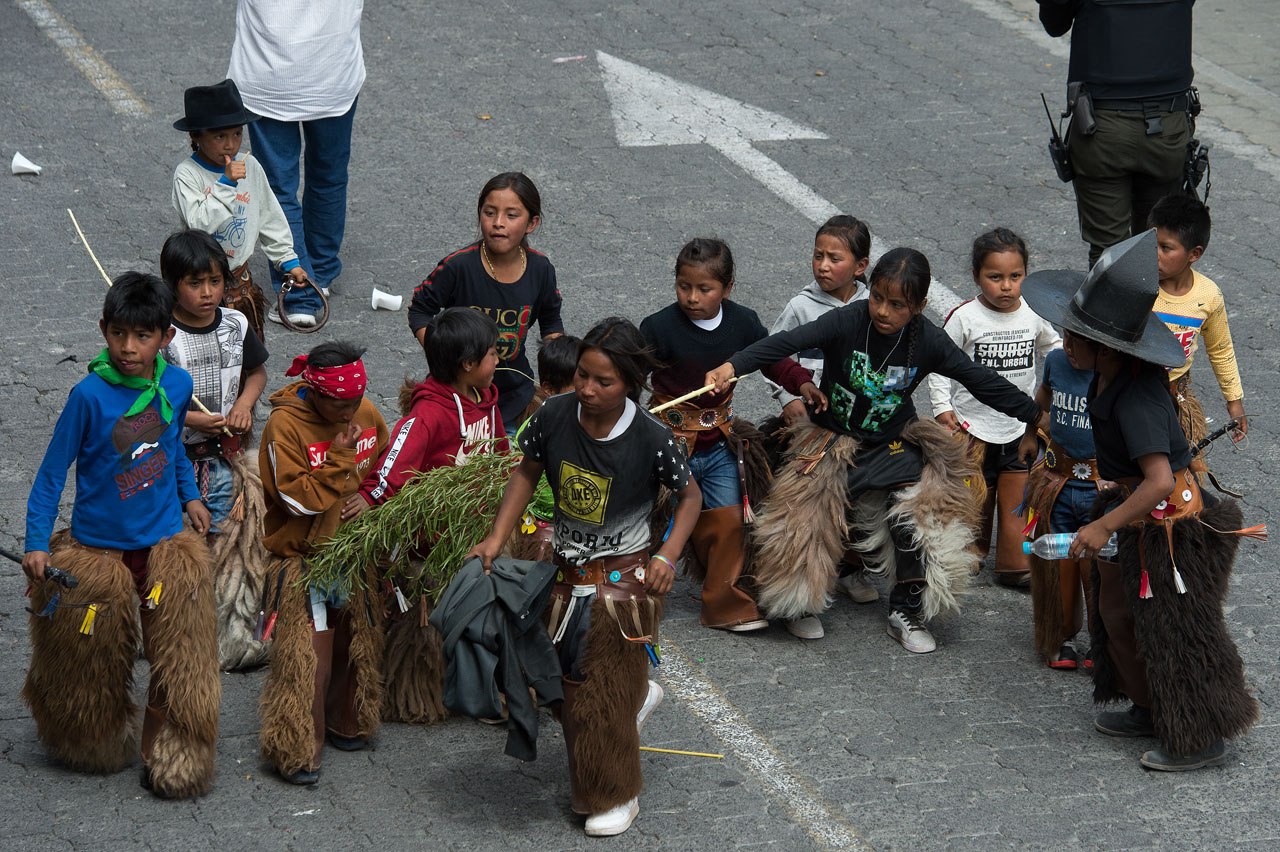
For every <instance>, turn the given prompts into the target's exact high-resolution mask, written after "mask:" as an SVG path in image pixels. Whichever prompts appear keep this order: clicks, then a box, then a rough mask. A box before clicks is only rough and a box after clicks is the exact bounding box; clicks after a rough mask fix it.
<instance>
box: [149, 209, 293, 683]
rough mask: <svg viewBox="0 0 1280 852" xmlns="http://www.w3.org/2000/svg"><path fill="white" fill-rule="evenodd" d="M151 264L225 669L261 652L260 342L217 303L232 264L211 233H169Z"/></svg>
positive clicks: (263, 376) (249, 662) (263, 354)
mask: <svg viewBox="0 0 1280 852" xmlns="http://www.w3.org/2000/svg"><path fill="white" fill-rule="evenodd" d="M160 274H161V275H162V276H163V277H164V281H165V283H166V284H168V285H169V287H170V288H171V289H172V291H173V295H174V305H173V332H174V333H173V338H172V340H170V341H169V344H168V345H167V346H165V348H164V349H163V350H162V354H163V355H164V357H165V360H166V361H168V362H169V363H170V364H174V365H176V366H179V367H182V368H183V369H184V370H186V371H187V372H189V373H190V374H191V380H192V382H193V384H194V394H193V399H192V401H191V409H192V410H191V411H188V412H187V428H186V429H184V430H183V432H182V444H183V448H184V449H185V450H186V454H187V458H189V459H190V460H191V464H192V466H193V468H194V469H195V477H196V486H197V487H198V488H199V490H200V498H201V500H203V501H204V503H205V505H206V506H207V507H208V509H209V513H210V515H211V516H212V524H213V526H212V528H211V530H210V538H209V546H210V548H211V549H212V550H213V571H214V576H215V578H216V582H215V590H216V597H217V606H218V661H219V664H220V665H221V666H222V668H224V669H227V670H231V669H237V668H241V667H245V666H253V665H257V664H258V663H260V662H262V660H263V658H264V657H265V656H266V644H265V643H264V642H262V641H260V640H259V639H257V638H255V637H254V635H253V634H254V628H255V622H256V619H257V614H258V610H259V609H261V605H260V604H261V597H262V581H263V571H264V570H265V569H266V564H267V559H268V557H267V553H266V550H265V549H264V548H263V547H262V536H261V533H260V530H261V529H262V515H263V513H264V512H265V511H266V509H265V507H264V505H263V502H262V478H261V476H260V475H259V472H258V460H257V456H256V455H249V454H246V453H245V452H244V446H245V444H246V443H248V440H249V438H250V437H251V435H252V431H253V406H254V404H255V403H256V402H257V401H258V397H259V396H260V395H261V394H262V389H263V388H264V387H266V384H267V368H266V366H265V364H266V361H267V350H266V348H265V347H264V346H263V345H262V341H261V340H259V339H258V336H257V335H256V334H255V333H254V332H253V328H252V326H251V325H250V324H249V320H248V318H247V317H245V315H244V314H242V313H241V312H240V311H237V310H235V309H234V308H225V307H220V305H221V304H222V297H223V294H224V292H225V290H226V283H227V281H229V280H230V276H231V270H230V266H229V264H228V261H227V255H226V252H224V251H223V250H222V246H221V245H219V244H218V241H217V240H215V239H214V238H213V236H212V235H210V234H208V233H206V232H204V231H199V230H195V229H184V230H181V231H177V232H175V233H173V234H170V235H169V238H168V239H166V240H165V241H164V248H162V249H161V250H160ZM201 405H204V406H206V407H207V408H208V410H209V411H210V412H211V413H209V414H206V413H204V412H203V411H201V410H200V406H201Z"/></svg>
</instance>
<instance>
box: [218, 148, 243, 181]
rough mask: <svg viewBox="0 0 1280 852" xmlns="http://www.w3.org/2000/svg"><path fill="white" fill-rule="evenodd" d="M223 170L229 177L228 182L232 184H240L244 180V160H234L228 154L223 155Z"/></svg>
mask: <svg viewBox="0 0 1280 852" xmlns="http://www.w3.org/2000/svg"><path fill="white" fill-rule="evenodd" d="M222 160H223V163H222V165H223V169H222V173H223V174H224V175H226V176H227V180H229V181H231V182H232V183H238V182H239V181H242V180H244V176H245V170H244V161H243V160H233V159H231V158H230V157H228V156H227V155H226V154H223V155H222Z"/></svg>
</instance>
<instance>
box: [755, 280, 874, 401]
mask: <svg viewBox="0 0 1280 852" xmlns="http://www.w3.org/2000/svg"><path fill="white" fill-rule="evenodd" d="M867 292H868V291H867V285H866V284H863V283H862V282H861V281H859V282H858V289H857V290H856V291H854V294H853V296H852V297H851V298H850V299H849V301H848V302H847V303H846V302H842V301H840V300H839V299H837V298H836V297H835V296H832V295H831V294H830V293H828V292H827V291H826V290H823V289H822V287H820V286H819V285H818V282H817V281H810V282H809V286H807V287H805V288H804V289H803V290H801V291H800V292H799V293H797V294H796V295H795V296H794V297H792V299H791V301H790V302H787V306H786V307H785V308H783V309H782V313H780V314H778V318H777V319H776V320H774V322H773V327H772V328H770V329H769V333H770V334H777V333H778V332H780V331H789V330H791V329H793V328H795V327H796V326H800V325H804V324H805V323H807V322H813V321H814V320H816V319H817V318H818V317H820V316H822V315H823V314H825V313H826V312H827V311H829V310H831V309H832V308H839V307H841V306H843V305H845V304H852V303H854V302H856V301H858V300H859V299H865V298H867ZM796 360H797V361H799V362H800V366H801V367H804V368H805V369H806V370H808V371H809V372H811V373H813V383H814V384H815V385H819V386H820V385H821V384H822V350H820V349H812V350H809V351H807V352H797V353H796ZM766 381H767V380H766ZM769 387H770V388H771V389H772V391H771V392H772V393H773V398H774V399H776V400H777V401H778V404H779V405H781V406H786V405H787V403H789V402H792V401H793V400H797V399H800V397H798V396H794V395H792V394H789V393H787V392H786V391H785V390H783V389H782V386H781V385H776V384H774V383H773V382H769Z"/></svg>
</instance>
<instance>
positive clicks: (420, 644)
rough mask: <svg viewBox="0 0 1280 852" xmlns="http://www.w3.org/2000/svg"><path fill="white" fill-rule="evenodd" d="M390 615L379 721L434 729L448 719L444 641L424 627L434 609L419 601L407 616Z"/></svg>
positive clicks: (429, 628) (431, 628) (429, 604)
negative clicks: (445, 696) (433, 727)
mask: <svg viewBox="0 0 1280 852" xmlns="http://www.w3.org/2000/svg"><path fill="white" fill-rule="evenodd" d="M391 606H392V607H395V611H394V614H393V615H392V616H391V617H390V618H388V619H387V623H386V650H385V651H384V653H383V671H384V672H385V673H386V684H387V686H386V692H385V694H384V696H383V700H382V718H383V719H385V720H387V721H388V722H409V723H411V724H415V725H435V724H437V723H439V722H443V721H444V720H445V718H446V717H448V715H449V711H448V710H446V709H445V706H444V671H445V663H444V637H442V636H441V635H440V631H438V630H436V629H435V628H434V627H432V626H431V625H430V624H428V623H427V619H428V618H429V617H430V616H431V611H432V609H433V608H434V607H433V606H432V605H431V603H430V602H429V601H427V599H426V598H425V597H419V598H418V600H417V601H416V602H415V603H414V605H413V606H411V607H409V611H408V612H400V611H399V608H398V607H396V606H395V602H394V599H393V600H392V601H391Z"/></svg>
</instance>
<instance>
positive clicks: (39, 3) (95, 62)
mask: <svg viewBox="0 0 1280 852" xmlns="http://www.w3.org/2000/svg"><path fill="white" fill-rule="evenodd" d="M17 3H18V6H19V7H21V8H22V11H24V12H26V13H27V14H28V15H29V16H30V17H31V20H33V21H35V23H36V26H38V27H39V28H40V29H42V30H44V32H45V35H47V36H49V38H51V39H53V41H54V43H55V44H57V45H58V47H60V48H62V52H63V54H65V55H66V57H67V59H68V60H70V62H71V64H72V65H74V66H76V68H79V69H80V73H82V74H84V76H86V77H88V78H89V82H90V83H92V84H93V87H94V88H95V89H97V90H98V91H99V92H100V93H101V94H102V96H103V97H104V98H106V99H107V102H108V103H110V104H111V108H112V109H114V110H115V111H116V112H118V113H120V114H121V115H134V116H141V115H149V114H150V113H151V108H150V107H148V106H147V105H146V104H145V103H143V101H142V99H141V98H139V97H138V96H137V94H136V93H134V91H133V89H131V88H130V87H129V84H128V83H126V82H125V81H124V78H123V77H121V76H120V75H119V74H117V73H116V70H115V69H114V68H112V67H111V66H110V65H109V64H108V63H107V61H106V60H105V59H103V58H102V57H101V56H100V55H99V54H98V51H96V50H94V49H93V47H92V46H91V45H90V44H89V43H88V42H86V41H85V40H84V39H83V38H82V37H81V36H80V33H78V32H76V30H75V28H74V27H72V26H71V25H70V24H68V23H67V22H66V21H64V20H63V19H62V16H61V15H59V14H58V13H57V12H55V11H54V10H53V7H51V6H50V5H49V4H48V3H46V2H44V0H17Z"/></svg>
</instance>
